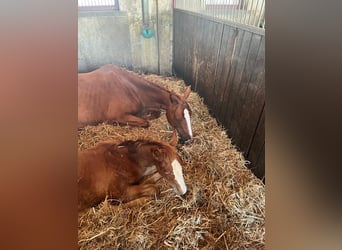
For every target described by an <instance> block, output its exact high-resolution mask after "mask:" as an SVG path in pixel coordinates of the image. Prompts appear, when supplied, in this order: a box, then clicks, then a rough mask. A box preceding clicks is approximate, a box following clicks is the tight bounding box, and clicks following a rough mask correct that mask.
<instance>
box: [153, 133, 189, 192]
mask: <svg viewBox="0 0 342 250" xmlns="http://www.w3.org/2000/svg"><path fill="white" fill-rule="evenodd" d="M177 141H178V137H177V133H176V131H174V133H173V136H172V138H171V140H170V142H169V144H163V145H164V146H163V147H158V146H155V147H152V148H151V153H152V156H153V158H154V161H155V164H156V167H157V171H158V173H159V174H160V175H161V176H162V177H163V178H165V180H166V181H167V182H168V183H169V184H170V185H171V186H172V187H173V188H174V189H175V190H176V192H177V193H178V194H179V195H184V194H185V193H186V191H187V187H186V185H185V182H184V178H183V171H182V165H181V163H180V162H181V161H180V158H179V157H178V154H177V151H176V148H175V147H176V145H177Z"/></svg>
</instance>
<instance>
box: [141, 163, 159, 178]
mask: <svg viewBox="0 0 342 250" xmlns="http://www.w3.org/2000/svg"><path fill="white" fill-rule="evenodd" d="M156 171H157V167H156V166H155V165H152V166H150V167H148V168H146V170H145V172H144V176H145V175H150V174H152V173H154V172H156Z"/></svg>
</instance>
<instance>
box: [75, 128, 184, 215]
mask: <svg viewBox="0 0 342 250" xmlns="http://www.w3.org/2000/svg"><path fill="white" fill-rule="evenodd" d="M176 145H177V133H176V132H175V131H174V133H173V136H172V139H171V140H170V142H169V143H164V142H157V141H151V140H136V141H124V142H121V143H113V142H102V143H100V144H98V145H97V146H96V147H94V148H90V149H86V150H83V151H79V153H78V208H79V210H83V209H85V208H90V207H92V206H95V205H97V204H99V203H100V202H102V201H104V200H105V198H106V197H108V198H109V199H115V200H118V201H120V202H123V203H127V202H130V203H132V202H133V203H134V202H135V204H141V203H139V201H144V200H145V201H146V199H148V198H147V197H151V196H154V195H155V194H156V191H157V190H156V187H155V182H156V181H157V180H158V179H160V178H162V177H163V178H164V179H165V180H166V182H167V183H168V184H169V185H170V186H172V187H173V188H174V189H175V191H176V193H177V194H179V195H183V194H185V193H186V191H187V187H186V185H185V182H184V178H183V171H182V166H181V163H180V162H181V161H180V158H179V157H178V154H177V151H176V148H175V146H176ZM146 177H147V179H146Z"/></svg>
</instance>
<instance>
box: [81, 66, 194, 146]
mask: <svg viewBox="0 0 342 250" xmlns="http://www.w3.org/2000/svg"><path fill="white" fill-rule="evenodd" d="M190 92H191V89H190V87H187V88H186V90H185V92H184V93H183V94H182V95H177V94H176V93H173V92H171V91H168V90H166V89H164V88H162V87H160V86H158V85H156V84H153V83H151V82H149V81H147V80H145V79H143V78H142V77H139V76H137V75H135V74H133V73H131V72H128V71H126V70H123V69H121V68H119V67H117V66H115V65H106V66H103V67H101V68H99V69H97V70H95V71H92V72H89V73H80V74H78V126H79V127H83V126H85V125H89V124H96V123H99V122H103V121H111V122H114V123H118V124H120V125H130V126H139V127H148V126H149V122H148V121H147V120H146V119H144V118H143V117H144V116H146V115H150V117H151V118H158V117H159V116H160V110H161V109H162V110H166V117H167V120H168V122H169V123H170V124H171V126H172V127H174V128H175V129H176V130H177V132H178V134H179V136H180V138H181V141H182V142H184V141H186V140H188V139H190V138H191V137H192V129H191V123H190V115H191V110H190V107H189V105H188V103H187V102H186V99H187V98H188V96H189V94H190Z"/></svg>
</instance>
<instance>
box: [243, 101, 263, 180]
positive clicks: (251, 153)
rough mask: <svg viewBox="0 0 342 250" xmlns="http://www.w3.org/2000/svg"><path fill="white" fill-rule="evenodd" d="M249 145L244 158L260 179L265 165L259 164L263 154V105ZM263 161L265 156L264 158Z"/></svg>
mask: <svg viewBox="0 0 342 250" xmlns="http://www.w3.org/2000/svg"><path fill="white" fill-rule="evenodd" d="M250 140H251V144H250V146H249V149H248V152H247V155H245V156H246V158H247V159H248V160H249V161H250V162H251V168H252V170H253V172H254V173H255V174H256V173H258V175H257V176H258V177H260V178H262V175H264V174H265V163H263V164H264V165H262V163H260V162H259V160H258V159H259V158H260V154H265V146H264V145H265V106H264V105H263V108H262V112H261V114H260V115H259V121H258V124H257V126H256V129H255V132H254V134H253V136H251V138H250ZM264 161H265V156H264Z"/></svg>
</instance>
